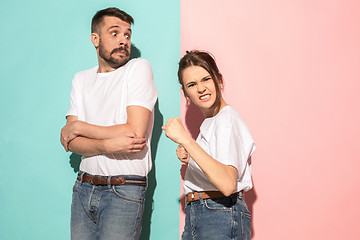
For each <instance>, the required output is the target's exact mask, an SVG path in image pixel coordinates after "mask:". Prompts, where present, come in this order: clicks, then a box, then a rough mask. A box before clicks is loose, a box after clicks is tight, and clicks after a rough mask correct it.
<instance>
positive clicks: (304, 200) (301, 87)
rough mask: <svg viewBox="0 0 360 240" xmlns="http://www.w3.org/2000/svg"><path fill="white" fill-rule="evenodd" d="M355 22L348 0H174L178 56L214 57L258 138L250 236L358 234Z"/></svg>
mask: <svg viewBox="0 0 360 240" xmlns="http://www.w3.org/2000/svg"><path fill="white" fill-rule="evenodd" d="M359 24H360V2H359V1H355V0H354V1H350V0H347V1H346V0H332V1H308V0H303V1H280V0H278V1H275V0H271V1H269V0H267V1H265V0H262V1H261V0H259V1H243V0H239V1H236V0H232V1H215V0H196V1H194V0H181V44H182V46H181V51H182V54H181V55H183V54H184V52H185V51H186V50H191V49H205V50H208V51H210V52H211V53H213V54H214V55H215V57H216V59H217V63H218V65H219V68H220V70H221V72H222V73H223V76H224V80H225V93H224V95H225V98H226V101H227V102H228V103H229V104H230V105H232V106H234V107H235V108H236V109H237V110H238V111H239V112H240V113H241V114H242V116H243V118H244V119H245V121H246V122H247V124H248V126H249V128H250V130H251V132H252V134H253V137H254V138H255V141H256V144H257V150H256V151H255V154H254V157H253V180H254V186H255V187H254V189H253V190H252V191H251V192H249V193H248V194H247V195H246V197H247V202H248V204H249V208H250V210H251V212H252V214H253V239H260V240H262V239H267V240H269V239H270V240H271V239H277V240H278V239H286V240H288V239H292V240H297V239H299V240H300V239H301V240H303V239H327V240H331V239H360V228H359V223H360V177H359V176H360V174H359V173H360V161H359V160H360V147H359V142H360V141H359V136H360V126H359V125H360V110H359V109H360V108H359V104H360V27H359ZM181 113H182V118H183V120H184V121H185V122H186V123H187V124H188V128H189V130H190V131H191V132H192V134H193V135H196V134H197V131H198V130H197V126H198V125H199V123H200V122H201V119H202V117H201V115H200V114H199V113H198V111H197V109H196V108H194V107H193V106H190V107H189V106H188V107H187V106H186V104H185V101H184V99H182V106H181ZM180 218H181V219H180V223H181V224H180V234H181V232H182V230H183V213H182V211H181V217H180Z"/></svg>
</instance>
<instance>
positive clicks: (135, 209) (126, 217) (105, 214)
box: [71, 176, 146, 240]
mask: <svg viewBox="0 0 360 240" xmlns="http://www.w3.org/2000/svg"><path fill="white" fill-rule="evenodd" d="M121 177H124V178H125V179H126V178H131V179H137V178H136V176H121ZM138 178H139V180H143V178H141V177H138ZM145 192H146V186H139V185H126V184H125V185H121V186H114V185H106V186H95V185H92V184H90V183H87V182H82V181H81V180H77V181H76V182H75V185H74V189H73V197H72V204H71V239H72V240H95V239H97V240H99V239H101V240H113V239H121V240H134V239H139V238H140V234H141V221H142V215H143V211H144V199H145Z"/></svg>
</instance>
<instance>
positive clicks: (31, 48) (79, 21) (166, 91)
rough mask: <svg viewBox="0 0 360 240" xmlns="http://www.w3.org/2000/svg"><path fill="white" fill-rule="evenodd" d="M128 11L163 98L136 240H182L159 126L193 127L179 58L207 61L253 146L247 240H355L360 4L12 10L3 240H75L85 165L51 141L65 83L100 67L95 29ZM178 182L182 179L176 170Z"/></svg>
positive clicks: (7, 30)
mask: <svg viewBox="0 0 360 240" xmlns="http://www.w3.org/2000/svg"><path fill="white" fill-rule="evenodd" d="M109 6H115V7H118V8H121V9H123V10H125V11H127V12H129V13H130V14H131V15H132V16H133V17H134V19H135V25H134V26H133V33H134V34H133V38H132V43H133V46H134V47H133V49H132V50H133V56H134V57H139V56H140V57H143V58H146V59H147V60H149V62H150V63H151V65H152V67H153V71H154V81H155V84H156V87H157V89H158V91H159V99H158V103H157V105H156V108H155V119H156V123H155V127H154V134H153V143H152V151H153V162H154V168H153V170H152V172H151V173H150V175H149V179H150V184H149V191H148V193H147V203H146V210H145V215H144V226H143V234H142V239H155V240H158V239H166V240H167V239H179V234H181V232H182V228H183V217H184V216H183V211H182V207H183V204H182V199H183V198H182V197H181V185H180V182H181V177H180V175H181V165H180V163H179V161H178V160H177V159H176V155H175V148H176V145H175V144H173V143H172V142H171V141H169V140H168V139H166V137H165V136H164V134H163V133H162V131H161V129H160V127H161V125H162V124H164V123H165V121H166V120H167V119H168V118H171V117H175V116H181V117H182V119H183V121H184V123H185V124H187V127H188V129H189V131H191V133H192V134H193V135H194V136H195V135H196V134H197V131H198V130H197V126H198V125H199V123H200V121H201V120H202V117H201V114H199V112H198V111H197V109H196V108H194V107H193V106H191V105H187V103H186V101H185V100H184V98H183V97H182V95H181V91H180V87H179V84H178V83H177V76H176V73H177V63H178V61H179V59H180V57H181V56H182V55H183V54H184V53H185V51H186V50H191V49H204V50H208V51H210V52H212V53H213V54H214V55H215V57H216V60H217V62H218V65H219V67H220V70H221V71H222V74H223V76H224V80H225V90H224V95H225V98H226V100H227V102H228V103H229V104H231V105H232V106H234V107H235V108H236V109H237V110H238V111H239V112H240V113H241V114H242V116H243V118H244V119H245V121H246V122H247V124H248V125H249V128H250V130H251V132H252V134H253V136H254V138H255V141H256V143H257V149H256V152H255V154H254V156H253V181H254V189H253V190H251V191H250V192H249V193H247V195H246V197H247V202H248V205H249V208H250V210H251V212H252V214H253V233H254V234H253V239H259V240H262V239H281V240H288V239H293V240H300V239H330V240H331V239H334V240H335V239H358V238H359V237H360V229H359V228H358V223H359V222H360V207H359V204H358V203H359V201H360V188H359V185H360V177H359V174H358V172H359V170H360V161H359V160H360V150H359V149H360V148H358V142H359V140H358V139H359V136H360V127H359V124H358V123H359V122H360V110H359V107H358V105H359V103H360V90H359V89H360V81H359V79H360V68H359V65H360V44H359V42H360V30H359V28H358V23H359V22H360V17H359V16H360V4H359V3H358V2H357V1H351V0H346V1H340V0H332V1H323V0H317V1H280V0H271V1H264V0H255V1H242V0H241V1H235V0H225V1H215V0H207V1H205V0H176V1H175V0H174V1H165V0H154V1H146V0H139V1H124V0H117V1H115V0H113V1H101V2H99V1H93V0H91V1H85V0H79V1H69V0H63V1H52V2H48V1H40V0H35V1H30V2H29V1H23V0H20V1H15V2H14V1H9V0H5V1H3V3H2V6H1V8H0V25H1V28H0V29H1V38H0V43H1V47H2V51H1V64H0V82H1V88H0V93H1V94H0V109H1V118H0V204H1V206H2V210H1V213H0V232H1V239H5V240H8V239H9V240H10V239H11V240H13V239H61V240H63V239H69V238H70V234H69V231H70V226H69V224H70V204H71V190H72V186H73V183H74V179H75V176H76V171H77V170H78V164H79V158H78V157H77V156H75V155H73V154H71V153H66V152H65V151H64V150H63V149H62V147H61V145H60V142H59V133H60V129H61V127H62V126H63V124H65V117H64V116H65V113H66V111H67V108H68V107H69V92H70V88H71V79H72V77H73V75H74V74H75V73H76V72H78V71H80V70H84V69H88V68H91V67H93V66H95V65H96V64H97V61H96V53H95V50H94V48H93V46H92V44H91V42H90V40H89V36H90V21H91V18H92V16H93V14H94V13H95V12H96V11H97V10H99V9H102V8H106V7H109ZM182 170H184V169H182Z"/></svg>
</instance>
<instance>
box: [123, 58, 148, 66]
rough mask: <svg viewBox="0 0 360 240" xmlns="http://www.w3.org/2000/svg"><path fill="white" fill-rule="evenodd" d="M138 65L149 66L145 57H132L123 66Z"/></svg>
mask: <svg viewBox="0 0 360 240" xmlns="http://www.w3.org/2000/svg"><path fill="white" fill-rule="evenodd" d="M139 66H149V67H151V65H150V63H149V61H148V60H146V59H145V58H133V59H131V60H130V61H129V62H128V63H126V65H125V67H130V68H131V67H139Z"/></svg>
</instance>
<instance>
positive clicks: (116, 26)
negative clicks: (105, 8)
mask: <svg viewBox="0 0 360 240" xmlns="http://www.w3.org/2000/svg"><path fill="white" fill-rule="evenodd" d="M112 28H121V27H120V26H118V25H114V26H111V27H109V30H110V29H112ZM127 30H128V31H129V32H131V28H128V29H127Z"/></svg>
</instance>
